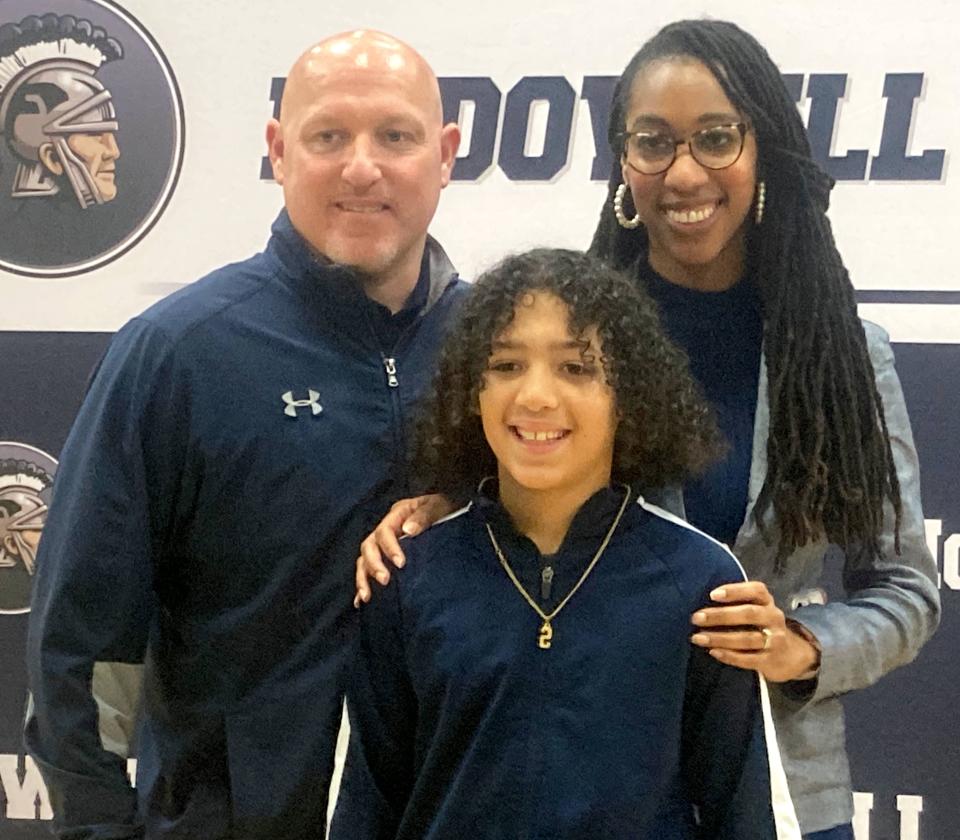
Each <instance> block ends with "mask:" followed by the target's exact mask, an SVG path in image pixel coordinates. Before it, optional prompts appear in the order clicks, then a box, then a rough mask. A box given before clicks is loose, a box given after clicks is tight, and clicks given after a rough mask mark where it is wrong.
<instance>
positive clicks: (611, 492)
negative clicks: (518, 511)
mask: <svg viewBox="0 0 960 840" xmlns="http://www.w3.org/2000/svg"><path fill="white" fill-rule="evenodd" d="M625 492H627V490H626V488H625V487H624V486H623V485H616V486H607V487H603V488H601V489H600V490H598V491H597V492H596V493H594V494H593V495H592V496H591V497H590V498H589V499H587V501H586V502H584V503H583V505H581V507H580V509H579V510H578V511H577V512H576V514H575V515H574V517H573V521H572V522H571V523H570V528H569V530H568V531H567V534H566V536H565V537H564V538H563V543H562V544H561V545H560V548H559V549H558V551H557V552H556V554H550V555H544V554H541V553H540V550H539V549H538V548H537V546H536V544H535V543H534V542H533V540H531V539H530V538H529V537H527V536H525V535H524V534H521V533H520V532H519V531H518V530H517V529H516V527H515V526H514V524H513V520H512V519H511V518H510V514H509V513H508V512H507V510H506V508H504V507H503V505H502V504H501V503H500V499H499V493H498V486H497V481H496V479H489V480H487V481H485V482H484V483H483V484H482V485H481V487H480V490H479V491H478V492H477V495H476V497H475V499H474V501H473V505H472V506H471V512H472V513H473V514H474V515H476V516H478V517H479V518H480V519H481V520H482V521H483V522H484V523H486V524H489V525H490V528H491V529H492V530H493V533H494V535H495V536H496V538H497V542H498V543H499V544H500V548H501V550H502V551H503V553H504V555H505V556H506V558H507V562H508V563H509V564H510V567H511V568H512V569H513V571H514V574H516V575H517V577H518V578H519V580H520V582H521V583H522V584H523V586H524V588H525V589H526V590H527V592H528V593H529V594H530V596H531V597H533V598H534V599H535V600H536V601H537V602H538V603H539V604H540V605H541V607H543V608H544V609H545V610H547V611H549V610H550V609H553V607H555V606H556V605H557V603H559V601H561V600H562V599H563V598H564V597H565V596H566V595H567V593H568V592H569V591H570V590H571V589H572V588H573V586H574V585H575V584H576V582H577V580H578V579H579V578H580V575H581V574H583V571H584V569H585V568H586V567H587V565H588V564H589V563H590V561H591V560H592V559H593V556H594V554H595V553H596V551H597V549H598V548H599V547H600V544H601V542H603V538H604V537H605V536H606V534H607V531H608V530H609V528H610V525H611V524H612V523H613V518H614V517H615V516H616V514H617V511H618V510H619V509H620V506H621V504H623V494H624V493H625ZM631 495H632V493H631ZM630 507H631V506H630V505H629V504H628V505H627V511H625V515H624V519H626V518H627V517H626V513H627V512H629V509H630ZM625 527H626V522H625V521H621V522H620V524H619V526H618V528H625ZM478 531H480V532H482V537H481V542H480V545H479V550H480V552H481V554H482V556H484V557H489V559H490V563H491V565H492V566H499V561H498V560H497V556H496V554H495V552H494V550H493V546H492V545H491V544H490V541H489V538H488V536H487V531H486V528H481V529H478ZM600 563H601V564H602V563H603V559H602V558H601V560H600ZM548 567H549V568H550V570H551V571H550V578H551V581H550V585H549V586H548V587H544V577H543V572H544V570H545V569H546V568H548ZM597 571H599V569H598V570H597ZM594 573H595V574H596V572H594Z"/></svg>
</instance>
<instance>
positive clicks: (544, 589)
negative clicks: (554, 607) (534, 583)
mask: <svg viewBox="0 0 960 840" xmlns="http://www.w3.org/2000/svg"><path fill="white" fill-rule="evenodd" d="M552 584H553V566H544V567H543V568H542V569H541V570H540V600H541V601H544V602H547V601H549V600H550V587H551V585H552Z"/></svg>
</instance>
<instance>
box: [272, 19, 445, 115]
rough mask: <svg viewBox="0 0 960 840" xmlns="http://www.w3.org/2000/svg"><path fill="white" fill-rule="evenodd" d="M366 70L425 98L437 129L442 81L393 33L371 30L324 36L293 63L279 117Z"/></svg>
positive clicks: (297, 109)
mask: <svg viewBox="0 0 960 840" xmlns="http://www.w3.org/2000/svg"><path fill="white" fill-rule="evenodd" d="M365 75H368V76H369V77H371V78H374V77H377V76H379V77H381V78H389V79H393V80H395V82H396V84H397V85H398V86H401V85H402V86H404V87H406V89H407V95H408V96H412V97H415V98H417V99H418V100H420V103H419V104H421V105H422V106H423V107H424V108H425V110H426V111H427V112H428V113H429V115H430V117H431V121H432V122H434V124H435V126H436V127H437V128H439V127H440V125H441V124H442V122H443V105H442V103H441V100H440V86H439V85H438V84H437V77H436V75H435V74H434V72H433V70H432V68H431V67H430V65H429V64H427V62H426V60H425V59H424V57H423V56H422V55H420V53H418V52H417V51H416V50H415V49H413V47H411V46H410V45H409V44H405V43H404V42H403V41H400V40H398V39H397V38H394V37H393V36H392V35H387V34H386V33H385V32H376V31H374V30H367V29H358V30H355V31H353V32H342V33H340V34H339V35H333V36H331V37H329V38H325V39H324V40H322V41H320V42H318V43H317V44H314V45H313V46H312V47H310V48H309V49H308V50H306V51H305V52H304V53H303V54H302V55H301V56H300V57H299V58H298V59H297V60H296V62H294V65H293V67H291V68H290V73H289V74H288V75H287V80H286V84H285V85H284V88H283V99H282V100H281V102H280V122H281V123H283V122H284V121H285V120H286V119H295V118H296V115H297V113H298V112H299V111H300V109H302V108H303V107H304V105H305V104H306V103H309V102H311V101H312V100H314V99H315V97H316V95H317V93H318V91H319V90H321V89H322V88H323V86H324V84H329V83H336V82H337V81H338V80H340V79H343V78H348V77H351V76H352V77H355V78H357V79H362V78H363V77H364V76H365Z"/></svg>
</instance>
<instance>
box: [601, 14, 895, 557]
mask: <svg viewBox="0 0 960 840" xmlns="http://www.w3.org/2000/svg"><path fill="white" fill-rule="evenodd" d="M669 57H689V58H693V59H696V60H699V61H700V62H702V63H703V64H704V65H705V66H706V67H707V68H709V70H710V71H711V72H712V73H713V75H714V77H715V78H716V80H717V82H718V83H719V84H720V85H721V87H722V88H723V90H724V92H725V93H726V95H727V97H728V98H729V99H730V101H731V102H732V103H733V104H734V105H735V106H736V107H737V108H738V109H739V110H740V112H741V113H742V114H743V115H744V116H745V117H746V118H747V119H748V120H749V121H750V124H751V125H752V126H753V129H754V131H755V133H756V138H757V181H758V183H759V182H760V181H764V182H765V183H766V203H765V207H764V213H763V221H762V226H756V225H752V226H751V229H750V230H749V232H748V234H747V270H748V273H749V276H750V277H752V278H753V280H754V282H755V283H756V285H757V288H758V289H759V293H760V300H761V305H762V309H763V341H764V353H765V356H766V364H767V378H768V383H769V405H770V435H769V437H768V441H767V461H768V472H767V478H766V482H765V483H764V486H763V488H762V490H761V492H760V495H759V497H758V499H757V502H756V505H755V508H754V519H755V521H756V523H757V524H758V526H760V527H761V530H762V531H763V533H764V534H766V535H767V537H768V539H769V538H771V535H770V533H769V529H765V528H764V523H763V518H762V517H763V514H764V513H765V512H766V511H767V510H768V509H769V508H770V507H771V506H772V507H773V512H774V514H775V517H774V518H775V522H776V526H777V528H778V529H779V537H778V552H777V567H778V568H780V567H782V564H783V561H784V559H785V558H786V557H787V555H788V554H789V553H790V552H791V551H792V550H793V549H795V548H796V547H798V546H801V545H804V544H806V543H807V542H809V541H811V540H813V539H817V538H820V537H824V536H825V537H826V538H827V539H829V540H830V541H831V542H834V543H836V544H838V545H840V546H842V547H843V548H845V549H846V550H847V551H848V552H854V553H855V554H856V555H857V556H859V557H863V556H867V555H878V554H879V553H880V545H879V536H880V532H881V530H882V527H883V519H884V502H885V500H887V499H888V500H889V501H890V503H891V506H892V515H893V517H894V520H895V522H894V531H895V535H896V536H895V548H896V551H897V553H899V551H900V545H899V532H900V518H901V504H900V485H899V482H898V480H897V474H896V470H895V466H894V463H893V455H892V452H891V449H890V439H889V435H888V433H887V426H886V421H885V419H884V414H883V404H882V402H881V399H880V395H879V393H878V392H877V387H876V383H875V380H874V374H873V367H872V365H871V362H870V356H869V353H868V350H867V343H866V337H865V335H864V332H863V326H862V325H861V323H860V320H859V318H858V317H857V309H856V303H855V300H854V292H853V286H852V284H851V282H850V277H849V275H848V273H847V270H846V268H845V267H844V264H843V260H842V259H841V257H840V254H839V253H838V251H837V247H836V244H835V242H834V239H833V231H832V229H831V227H830V221H829V219H828V218H827V215H826V211H827V207H828V205H829V197H830V190H831V188H832V187H833V179H832V178H830V177H829V176H828V175H827V174H826V173H824V172H823V171H822V170H821V169H820V168H819V167H818V166H817V164H816V163H815V162H814V161H813V159H812V157H811V155H810V144H809V142H808V140H807V135H806V131H805V129H804V126H803V122H802V121H801V119H800V115H799V113H798V111H797V108H796V105H795V104H794V102H793V100H792V99H791V97H790V95H789V94H788V92H787V89H786V86H785V85H784V83H783V80H782V78H781V76H780V72H779V70H778V69H777V67H776V65H775V64H774V63H773V61H772V60H771V58H770V56H769V55H768V54H767V52H766V50H765V49H764V48H763V47H762V46H761V45H760V44H759V43H758V42H757V41H756V39H754V38H753V37H752V36H751V35H749V34H747V33H746V32H744V31H743V30H742V29H740V28H739V27H738V26H736V25H735V24H733V23H728V22H725V21H716V20H685V21H677V22H675V23H671V24H669V25H667V26H665V27H664V28H663V29H661V30H660V31H659V32H658V33H657V34H656V35H654V36H653V38H651V39H650V40H649V41H647V43H646V44H644V45H643V47H641V49H640V51H639V52H638V53H637V54H636V55H635V56H634V57H633V58H632V59H631V60H630V63H629V64H628V65H627V67H626V69H625V70H624V72H623V75H622V76H621V77H620V80H619V82H618V83H617V86H616V89H615V91H614V99H613V105H612V108H611V112H610V125H609V128H608V141H609V143H610V148H611V150H612V151H613V157H614V161H613V166H612V168H611V174H610V181H609V188H608V195H607V199H606V201H605V202H604V205H603V208H602V211H601V214H600V222H599V224H598V225H597V229H596V232H595V233H594V237H593V242H592V243H591V246H590V251H591V253H593V254H594V255H596V256H599V257H602V258H604V259H606V260H608V261H609V262H611V263H613V264H614V265H615V266H616V267H618V268H622V269H632V268H633V267H634V264H635V263H636V261H637V260H638V259H639V260H644V261H645V260H646V259H647V256H648V250H649V241H648V238H647V235H646V232H645V231H644V229H643V226H642V225H641V226H640V227H639V228H637V229H636V230H626V229H624V228H622V227H620V225H618V224H617V222H616V220H615V218H614V214H613V211H612V201H613V196H614V194H615V192H616V190H617V187H618V186H619V185H620V183H621V181H622V174H621V170H620V157H621V154H622V151H623V148H622V141H621V140H620V137H619V134H620V132H622V131H623V130H624V129H625V127H626V111H627V106H628V101H629V96H630V90H631V87H632V84H633V80H634V77H635V76H636V75H637V73H638V72H639V71H640V70H641V69H642V68H643V67H645V66H646V65H647V64H649V63H650V62H651V61H654V60H657V59H663V58H669ZM627 196H628V197H629V191H628V193H627ZM625 203H627V202H625ZM628 215H629V213H628Z"/></svg>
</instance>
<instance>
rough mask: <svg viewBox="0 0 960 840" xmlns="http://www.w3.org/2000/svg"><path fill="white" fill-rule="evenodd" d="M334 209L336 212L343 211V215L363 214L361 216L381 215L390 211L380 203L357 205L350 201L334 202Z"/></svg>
mask: <svg viewBox="0 0 960 840" xmlns="http://www.w3.org/2000/svg"><path fill="white" fill-rule="evenodd" d="M336 208H337V209H338V210H341V211H343V212H344V213H363V214H372V213H382V212H384V211H386V210H389V209H390V208H389V206H388V205H386V204H380V203H376V204H369V203H363V204H358V203H355V202H352V201H338V202H336Z"/></svg>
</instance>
